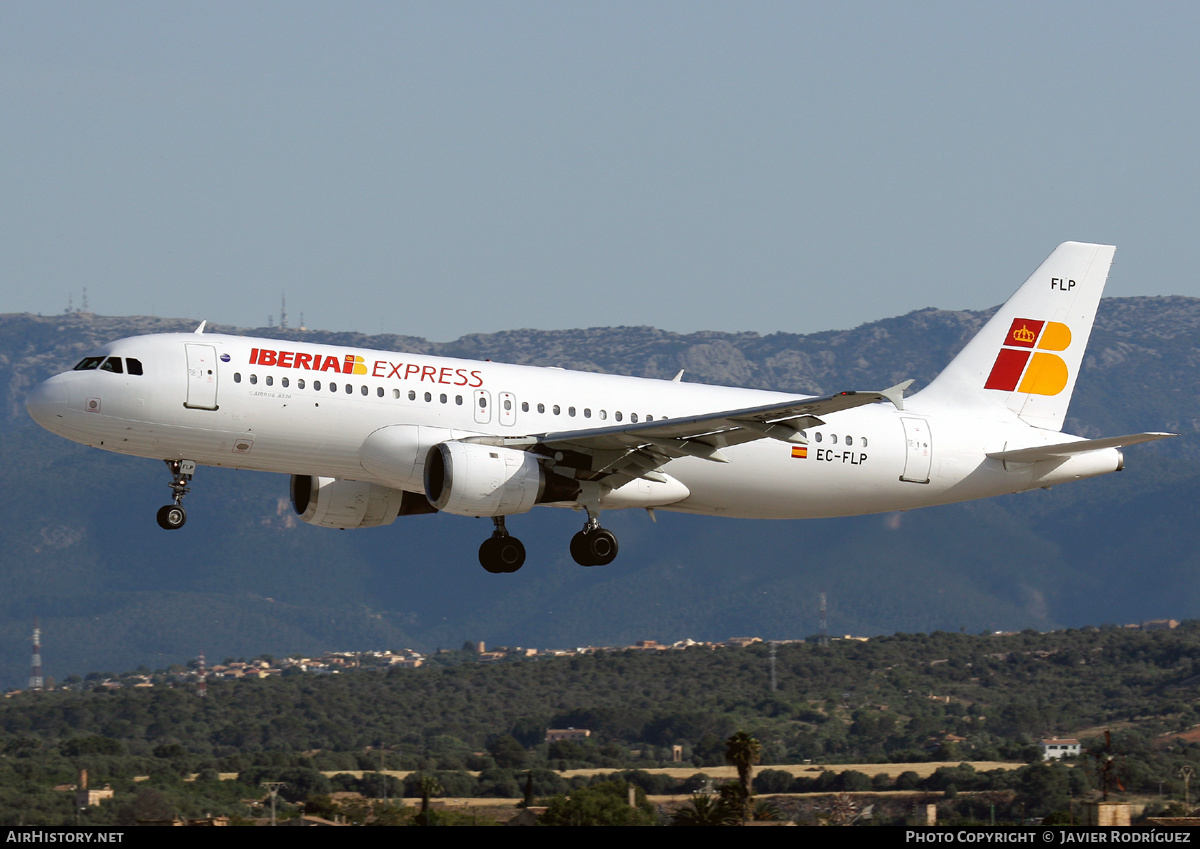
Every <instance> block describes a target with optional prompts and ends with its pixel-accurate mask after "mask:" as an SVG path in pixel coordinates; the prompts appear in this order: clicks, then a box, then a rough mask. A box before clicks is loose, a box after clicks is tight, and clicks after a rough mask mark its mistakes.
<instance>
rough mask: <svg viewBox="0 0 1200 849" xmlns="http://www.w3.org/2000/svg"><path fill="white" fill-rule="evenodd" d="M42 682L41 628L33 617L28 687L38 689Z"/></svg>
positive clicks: (40, 687) (41, 686)
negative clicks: (31, 661) (31, 656)
mask: <svg viewBox="0 0 1200 849" xmlns="http://www.w3.org/2000/svg"><path fill="white" fill-rule="evenodd" d="M43 683H44V679H43V678H42V629H41V628H40V627H38V620H37V618H36V617H35V618H34V620H33V663H32V665H31V666H30V670H29V689H31V690H39V691H40V690H41V689H42V688H43Z"/></svg>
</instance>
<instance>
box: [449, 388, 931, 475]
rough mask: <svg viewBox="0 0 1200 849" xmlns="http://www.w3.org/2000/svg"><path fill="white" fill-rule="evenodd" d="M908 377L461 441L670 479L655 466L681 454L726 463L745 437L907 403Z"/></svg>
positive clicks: (796, 439)
mask: <svg viewBox="0 0 1200 849" xmlns="http://www.w3.org/2000/svg"><path fill="white" fill-rule="evenodd" d="M911 383H912V381H911V380H906V381H904V382H903V383H899V384H897V385H896V386H893V387H891V388H890V389H884V390H882V391H880V392H839V393H837V394H836V395H827V396H825V397H823V398H797V399H794V400H789V401H784V402H781V403H779V404H767V405H764V406H761V407H746V408H743V409H740V410H724V411H722V412H715V413H705V414H702V415H698V416H686V417H683V418H674V419H659V420H657V421H648V422H637V423H629V424H620V425H614V426H610V427H602V428H589V429H586V430H571V431H557V432H553V433H541V434H534V435H530V436H512V437H510V436H501V435H484V436H471V437H467V438H465V439H464V440H463V441H464V442H476V443H482V444H485V445H496V446H502V447H507V448H520V449H524V450H534V451H537V453H539V454H548V455H552V456H554V457H555V462H556V469H557V470H558V471H560V472H561V471H563V470H564V469H563V467H564V466H566V467H567V468H570V469H573V470H574V471H575V475H576V477H577V478H578V479H580V480H597V481H600V480H602V481H604V483H605V484H606V485H609V486H613V487H617V486H621V485H623V484H624V483H628V482H629V481H631V480H633V479H635V478H645V479H647V480H656V481H665V480H666V477H665V476H664V475H663V474H662V473H661V472H659V471H657V470H658V468H659V467H660V466H662V465H663V464H664V463H666V462H668V461H669V460H673V459H675V458H678V457H700V458H702V459H705V460H711V461H713V462H716V463H726V462H728V460H727V459H726V457H725V456H724V455H723V454H722V453H721V449H722V448H727V447H729V446H731V445H740V444H741V443H743V442H752V441H754V440H756V439H778V440H780V441H782V442H791V443H796V444H801V445H802V444H806V443H807V441H808V440H807V439H806V438H805V437H804V435H803V433H802V432H801V431H802V430H803V429H804V428H808V427H813V426H814V425H819V424H824V421H823V420H822V419H821V416H827V415H830V414H832V413H837V412H840V411H841V410H849V409H852V408H854V407H861V406H864V405H866V404H875V403H878V402H880V401H889V402H891V403H892V404H895V405H896V407H897V408H899V409H904V399H903V395H904V390H905V389H907V388H908V386H909V385H910V384H911ZM560 454H561V455H562V458H561V459H559V458H558V455H560Z"/></svg>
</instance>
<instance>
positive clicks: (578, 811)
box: [539, 781, 654, 825]
mask: <svg viewBox="0 0 1200 849" xmlns="http://www.w3.org/2000/svg"><path fill="white" fill-rule="evenodd" d="M635 792H636V795H635V797H634V799H635V802H634V805H633V806H632V807H631V806H630V805H629V801H628V795H629V785H628V784H626V783H625V782H623V781H605V782H601V783H600V784H594V785H592V786H591V787H581V788H580V789H578V790H576V791H574V792H573V793H572V794H571V795H570V796H555V797H554V798H553V799H551V800H550V802H549V804H548V805H547V806H546V812H545V813H544V814H542V817H541V819H540V820H539V822H540V823H541V824H542V825H654V808H653V807H652V806H651V805H650V803H649V802H647V801H646V793H645V792H644V791H643V790H641V789H640V788H635Z"/></svg>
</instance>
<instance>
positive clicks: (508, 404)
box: [504, 398, 512, 413]
mask: <svg viewBox="0 0 1200 849" xmlns="http://www.w3.org/2000/svg"><path fill="white" fill-rule="evenodd" d="M511 411H512V400H511V399H509V398H505V399H504V412H506V413H507V412H511Z"/></svg>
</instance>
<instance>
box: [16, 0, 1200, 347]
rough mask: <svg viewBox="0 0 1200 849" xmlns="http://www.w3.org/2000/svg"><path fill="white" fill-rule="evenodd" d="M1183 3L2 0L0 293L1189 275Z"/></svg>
mask: <svg viewBox="0 0 1200 849" xmlns="http://www.w3.org/2000/svg"><path fill="white" fill-rule="evenodd" d="M1198 19H1200V5H1198V4H1185V3H1158V4H1132V3H1120V4H1113V3H1102V2H1101V3H1004V4H999V3H996V4H982V3H966V2H956V3H912V2H909V3H854V2H847V3H800V2H793V3H763V2H759V3H703V2H689V3H644V2H642V3H621V2H605V3H561V2H560V3H523V2H513V3H452V2H451V3H444V2H439V3H399V2H394V3H371V2H360V3H353V4H316V3H303V2H288V3H282V2H281V3H244V2H239V3H221V2H206V3H169V2H153V3H128V2H106V3H56V2H23V0H11V2H6V3H4V4H2V5H0V138H2V139H3V156H0V216H3V219H2V221H0V312H42V313H54V312H61V311H62V310H63V308H65V307H66V305H67V300H68V297H69V296H70V297H73V298H74V302H75V305H76V306H78V305H79V301H80V295H81V292H82V289H83V287H85V286H86V287H87V290H88V299H89V304H90V307H91V309H92V310H93V311H95V312H100V313H104V314H133V313H149V314H159V315H169V316H189V317H193V318H196V319H200V318H207V319H209V320H210V321H213V322H219V323H225V324H238V325H244V326H256V325H262V324H265V323H266V319H267V316H268V315H272V314H273V315H275V316H276V317H277V316H278V313H279V301H280V294H281V292H282V291H285V290H286V292H287V299H288V307H289V313H290V315H291V321H292V323H293V324H297V323H298V320H299V314H300V313H301V312H303V313H304V317H305V321H306V323H307V324H308V325H309V326H311V327H319V328H323V329H330V330H360V331H363V332H367V333H378V332H391V333H404V334H411V335H417V336H426V337H429V338H431V339H437V340H449V339H452V338H455V337H457V336H459V335H462V334H465V333H471V332H489V331H496V330H503V329H510V328H518V327H536V328H545V329H551V328H566V327H586V326H604V325H642V324H648V325H654V326H658V327H662V328H666V329H669V330H678V331H692V330H700V329H712V330H722V331H742V330H753V331H759V332H772V331H778V330H786V331H797V332H808V331H813V330H822V329H831V328H844V327H853V326H855V325H858V324H861V323H863V322H865V321H870V320H873V319H877V318H883V317H887V316H891V315H896V314H899V313H903V312H907V311H909V310H913V309H919V308H921V307H925V306H937V307H942V308H950V309H958V308H984V307H987V306H991V305H993V304H996V303H999V302H1000V301H1002V300H1004V299H1005V298H1006V297H1007V296H1008V295H1009V294H1010V293H1011V292H1012V290H1014V289H1015V288H1016V287H1017V286H1018V285H1019V284H1020V283H1021V282H1022V281H1023V280H1024V279H1025V277H1026V276H1027V275H1028V274H1029V273H1030V272H1031V271H1032V270H1033V269H1034V268H1035V267H1036V266H1037V264H1038V263H1039V262H1040V261H1041V260H1042V259H1043V258H1044V257H1045V256H1046V255H1047V254H1048V253H1049V252H1050V251H1051V250H1052V249H1053V247H1054V246H1055V245H1056V244H1058V243H1059V242H1061V241H1064V240H1066V239H1080V240H1085V241H1100V242H1107V243H1111V244H1115V245H1117V246H1118V253H1117V261H1116V264H1115V265H1114V268H1113V274H1112V277H1111V278H1110V282H1109V290H1108V291H1109V294H1114V295H1142V294H1182V295H1190V296H1200V278H1198V276H1197V274H1196V273H1195V270H1194V268H1193V266H1194V263H1193V262H1192V261H1190V260H1189V259H1188V258H1187V257H1188V256H1189V254H1188V253H1187V251H1188V250H1190V249H1191V246H1192V243H1193V241H1194V239H1195V234H1196V232H1197V225H1198V224H1200V220H1198V219H1200V216H1198V214H1197V203H1198V202H1197V198H1198V196H1200V193H1198V189H1200V186H1198V185H1197V184H1198V182H1200V180H1198V173H1200V169H1198V165H1197V155H1196V148H1197V142H1198V140H1200V132H1198V130H1200V127H1198V123H1200V110H1198V109H1197V108H1196V104H1197V103H1200V90H1198V89H1200V73H1197V61H1196V58H1195V46H1194V40H1195V35H1196V33H1197V32H1200V26H1198V24H1200V20H1198Z"/></svg>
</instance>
